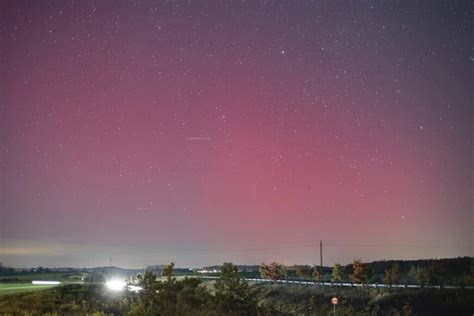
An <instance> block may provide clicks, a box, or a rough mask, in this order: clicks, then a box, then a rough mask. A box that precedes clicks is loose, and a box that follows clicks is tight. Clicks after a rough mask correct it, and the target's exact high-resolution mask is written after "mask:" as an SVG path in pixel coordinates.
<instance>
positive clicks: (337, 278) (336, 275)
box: [331, 263, 343, 282]
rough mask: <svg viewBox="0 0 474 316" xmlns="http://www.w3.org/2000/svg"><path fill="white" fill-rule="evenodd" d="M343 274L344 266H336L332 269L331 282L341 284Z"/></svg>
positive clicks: (337, 264)
mask: <svg viewBox="0 0 474 316" xmlns="http://www.w3.org/2000/svg"><path fill="white" fill-rule="evenodd" d="M342 273H343V268H342V266H341V265H340V264H339V263H336V264H334V267H333V268H332V273H331V281H333V282H341V280H342Z"/></svg>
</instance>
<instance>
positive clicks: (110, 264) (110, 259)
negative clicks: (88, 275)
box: [109, 256, 112, 267]
mask: <svg viewBox="0 0 474 316" xmlns="http://www.w3.org/2000/svg"><path fill="white" fill-rule="evenodd" d="M111 266H112V256H110V257H109V267H111Z"/></svg>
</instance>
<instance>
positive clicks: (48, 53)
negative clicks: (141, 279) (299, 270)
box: [0, 0, 474, 267]
mask: <svg viewBox="0 0 474 316" xmlns="http://www.w3.org/2000/svg"><path fill="white" fill-rule="evenodd" d="M473 7H474V6H473V2H471V1H459V2H456V1H449V2H448V1H418V2H415V1H401V2H395V1H384V2H379V1H375V2H369V1H314V2H313V1H260V2H257V1H212V2H205V1H194V0H193V1H176V2H173V1H163V2H155V1H143V2H140V1H139V2H135V1H128V2H126V1H111V0H106V1H74V2H73V1H2V2H1V10H0V11H1V18H0V20H1V42H0V43H1V44H0V49H1V51H0V53H1V56H0V57H1V60H0V65H1V69H0V70H1V96H0V101H1V102H0V107H1V108H0V110H1V112H0V118H1V121H0V124H1V127H0V137H1V138H0V145H1V147H0V162H1V168H0V172H1V174H0V177H1V187H0V197H1V201H0V203H1V204H0V212H1V217H0V224H1V225H0V238H1V243H0V255H1V257H0V261H2V262H3V263H4V264H9V265H13V266H18V267H22V266H27V267H29V266H37V265H44V266H77V267H82V266H98V265H101V266H104V265H108V264H109V256H112V260H113V264H114V265H117V266H123V267H144V266H146V265H148V264H161V263H167V262H170V261H175V262H176V264H177V265H178V266H203V265H207V264H219V263H222V262H223V261H233V262H235V263H240V264H259V263H261V262H262V261H273V260H275V261H278V262H283V263H286V264H294V263H307V264H316V263H319V247H318V246H319V240H321V239H322V240H323V242H324V243H325V248H324V256H325V258H324V263H325V264H327V265H330V264H333V263H334V262H341V263H348V262H349V261H351V260H352V259H353V258H361V259H362V260H364V261H370V260H376V259H416V258H434V257H437V258H441V257H453V256H464V255H474V251H473V242H472V240H473V235H472V226H474V221H473V213H474V212H473V198H472V197H473V196H474V192H473V177H474V173H473V125H474V124H473V110H472V87H473V80H472V73H473V61H474V51H473V47H472V46H473V45H472V43H473V29H472V26H473V25H472V17H473V12H474V10H473Z"/></svg>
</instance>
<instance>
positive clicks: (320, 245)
mask: <svg viewBox="0 0 474 316" xmlns="http://www.w3.org/2000/svg"><path fill="white" fill-rule="evenodd" d="M319 258H320V260H321V278H322V276H323V241H322V240H320V241H319Z"/></svg>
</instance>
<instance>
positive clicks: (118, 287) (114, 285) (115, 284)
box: [105, 280, 127, 291]
mask: <svg viewBox="0 0 474 316" xmlns="http://www.w3.org/2000/svg"><path fill="white" fill-rule="evenodd" d="M105 285H107V287H108V288H109V290H111V291H123V289H124V288H125V286H126V285H127V283H125V282H124V281H120V280H110V281H107V282H106V283H105Z"/></svg>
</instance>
